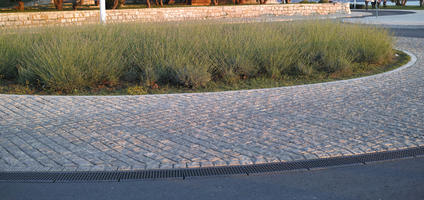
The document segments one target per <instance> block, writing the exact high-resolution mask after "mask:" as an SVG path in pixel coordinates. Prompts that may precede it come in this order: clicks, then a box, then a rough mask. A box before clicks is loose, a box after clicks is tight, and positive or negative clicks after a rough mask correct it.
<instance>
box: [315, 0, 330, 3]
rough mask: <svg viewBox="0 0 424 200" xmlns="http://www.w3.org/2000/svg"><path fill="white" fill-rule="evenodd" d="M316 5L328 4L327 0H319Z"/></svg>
mask: <svg viewBox="0 0 424 200" xmlns="http://www.w3.org/2000/svg"><path fill="white" fill-rule="evenodd" d="M318 3H329V1H328V0H319V1H318Z"/></svg>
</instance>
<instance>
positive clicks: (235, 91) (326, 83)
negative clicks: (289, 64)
mask: <svg viewBox="0 0 424 200" xmlns="http://www.w3.org/2000/svg"><path fill="white" fill-rule="evenodd" d="M395 49H396V50H399V51H402V52H404V53H406V54H408V56H410V57H411V60H410V61H409V62H408V63H406V64H405V65H403V66H401V67H398V68H396V69H394V70H390V71H387V72H383V73H378V74H374V75H370V76H363V77H359V78H352V79H345V80H336V81H329V82H321V83H311V84H302V85H292V86H283V87H274V88H258V89H244V90H228V91H220V92H193V93H172V94H146V95H108V96H101V95H99V96H93V95H91V96H90V95H88V96H84V95H81V96H63V95H62V96H59V95H17V94H0V96H9V97H26V96H27V97H28V96H42V97H47V98H62V97H67V98H69V97H72V98H120V97H137V96H146V97H148V96H162V95H167V96H181V95H206V94H229V93H240V92H246V91H248V92H260V91H273V90H279V89H283V88H301V87H308V86H311V85H332V84H338V83H346V82H353V81H358V80H364V79H370V78H377V77H380V76H385V75H388V74H392V73H395V72H398V71H401V70H404V69H406V68H408V67H411V66H412V65H414V64H415V62H416V61H417V57H416V56H415V55H414V54H412V53H411V52H409V51H406V50H403V49H398V48H395Z"/></svg>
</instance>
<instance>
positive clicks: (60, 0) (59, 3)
mask: <svg viewBox="0 0 424 200" xmlns="http://www.w3.org/2000/svg"><path fill="white" fill-rule="evenodd" d="M53 4H54V7H56V9H57V10H63V0H53Z"/></svg>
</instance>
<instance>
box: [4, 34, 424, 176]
mask: <svg viewBox="0 0 424 200" xmlns="http://www.w3.org/2000/svg"><path fill="white" fill-rule="evenodd" d="M423 46H424V39H418V38H398V47H399V48H402V49H406V50H408V51H410V52H412V53H413V54H415V55H416V56H417V58H418V59H417V62H416V64H415V65H413V66H411V67H409V68H406V69H403V70H400V71H396V72H393V73H389V74H384V75H380V76H375V77H369V78H365V79H358V80H349V81H342V82H333V83H326V84H315V85H305V86H296V87H283V88H273V89H260V90H246V91H231V92H220V93H203V94H174V95H146V96H109V97H101V96H94V97H82V96H81V97H79V96H63V97H57V96H14V95H0V171H74V170H79V171H82V170H84V171H85V170H129V169H155V168H184V167H207V166H223V165H240V164H253V163H266V162H278V161H291V160H302V159H312V158H323V157H331V156H339V155H352V154H362V153H367V152H376V151H385V150H393V149H402V148H407V147H415V146H423V145H424V78H423V77H424V58H423V55H424V49H423Z"/></svg>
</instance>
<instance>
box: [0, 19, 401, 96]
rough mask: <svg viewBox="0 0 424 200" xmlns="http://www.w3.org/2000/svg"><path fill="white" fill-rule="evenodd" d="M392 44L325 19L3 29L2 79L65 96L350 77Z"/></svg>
mask: <svg viewBox="0 0 424 200" xmlns="http://www.w3.org/2000/svg"><path fill="white" fill-rule="evenodd" d="M392 48H393V41H392V38H391V36H390V35H389V34H388V32H387V31H386V30H383V29H379V28H373V27H365V26H360V25H351V24H343V23H337V22H330V21H306V22H305V21H302V22H274V23H249V24H219V23H210V24H202V23H174V24H170V23H161V24H146V23H144V24H141V23H133V24H109V25H85V26H73V27H49V28H38V29H28V30H25V29H17V30H13V31H10V30H9V31H8V30H3V31H2V33H1V34H0V77H1V78H2V79H8V80H15V81H17V82H20V83H22V84H26V83H29V85H31V87H34V88H38V89H42V90H49V91H61V92H63V93H73V91H80V90H89V89H90V88H98V87H105V86H106V87H115V86H118V85H127V84H128V83H130V84H136V85H141V86H142V87H146V88H148V87H152V86H155V87H158V85H159V86H161V85H168V86H169V85H170V86H176V87H186V88H202V87H207V86H208V85H211V84H214V83H218V82H219V83H225V84H229V85H231V84H233V83H237V82H239V81H242V80H245V79H256V78H260V79H262V78H263V79H275V80H280V79H285V78H287V77H291V78H296V77H302V78H306V79H308V78H313V77H328V76H332V75H334V74H348V73H351V72H353V71H355V70H356V68H358V66H360V67H361V69H363V68H364V67H367V66H369V65H373V64H384V63H385V62H389V61H390V59H391V58H392V56H393V50H392Z"/></svg>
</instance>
